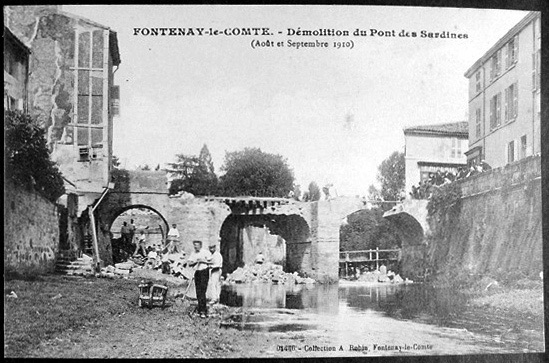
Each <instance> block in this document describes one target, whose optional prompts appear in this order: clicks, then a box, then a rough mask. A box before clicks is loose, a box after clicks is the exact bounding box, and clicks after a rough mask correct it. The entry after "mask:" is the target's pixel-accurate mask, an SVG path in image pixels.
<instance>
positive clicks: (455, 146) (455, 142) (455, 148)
mask: <svg viewBox="0 0 549 363" xmlns="http://www.w3.org/2000/svg"><path fill="white" fill-rule="evenodd" d="M450 157H451V158H453V159H457V158H460V157H461V139H458V138H456V137H454V138H452V151H451V154H450Z"/></svg>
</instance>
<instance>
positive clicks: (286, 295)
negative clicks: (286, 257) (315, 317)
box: [220, 283, 339, 315]
mask: <svg viewBox="0 0 549 363" xmlns="http://www.w3.org/2000/svg"><path fill="white" fill-rule="evenodd" d="M220 302H221V303H222V304H225V305H228V306H239V307H244V308H262V309H269V308H285V309H304V310H307V311H312V312H316V313H320V314H330V315H334V314H337V313H338V306H339V297H338V288H337V285H293V286H288V285H277V284H263V283H258V284H231V285H225V286H223V289H222V290H221V296H220Z"/></svg>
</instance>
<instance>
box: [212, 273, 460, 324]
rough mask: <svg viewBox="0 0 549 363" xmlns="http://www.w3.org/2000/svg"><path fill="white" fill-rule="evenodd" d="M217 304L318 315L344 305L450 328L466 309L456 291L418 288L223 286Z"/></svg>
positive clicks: (332, 311) (385, 286)
mask: <svg viewBox="0 0 549 363" xmlns="http://www.w3.org/2000/svg"><path fill="white" fill-rule="evenodd" d="M220 300H221V303H222V304H225V305H228V306H235V307H243V308H257V309H277V308H278V309H298V310H305V311H307V312H311V313H316V314H320V315H337V314H338V313H339V311H340V305H341V304H343V305H344V306H346V307H348V308H350V309H351V310H354V311H356V312H365V311H368V310H370V311H377V312H381V313H383V314H384V315H386V316H388V317H391V318H396V319H405V320H408V319H414V320H421V321H423V322H428V323H432V324H437V325H448V324H450V323H451V322H452V320H453V319H454V318H455V317H456V316H457V315H458V314H460V313H461V312H462V311H463V310H464V309H465V306H466V298H465V296H463V295H460V294H457V293H456V292H455V291H450V290H445V289H435V288H433V287H430V286H427V285H420V284H413V285H405V284H379V285H343V286H338V285H337V284H333V285H322V284H316V285H294V286H287V285H276V284H263V283H259V284H231V285H225V286H223V289H222V292H221V299H220ZM345 310H347V309H345Z"/></svg>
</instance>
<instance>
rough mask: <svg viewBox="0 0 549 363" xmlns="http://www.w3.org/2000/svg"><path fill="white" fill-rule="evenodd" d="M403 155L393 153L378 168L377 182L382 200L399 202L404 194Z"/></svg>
mask: <svg viewBox="0 0 549 363" xmlns="http://www.w3.org/2000/svg"><path fill="white" fill-rule="evenodd" d="M404 165H405V164H404V153H402V152H398V151H395V152H394V153H392V154H391V156H389V157H388V158H387V159H385V160H383V162H382V163H381V165H379V167H378V175H377V180H378V181H379V182H380V183H381V191H380V192H381V197H382V198H383V200H388V201H393V200H400V198H401V195H402V194H403V193H404V184H405V177H406V175H405V171H404Z"/></svg>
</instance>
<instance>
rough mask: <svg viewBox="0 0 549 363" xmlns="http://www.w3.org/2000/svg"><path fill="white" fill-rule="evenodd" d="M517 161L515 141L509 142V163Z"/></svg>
mask: <svg viewBox="0 0 549 363" xmlns="http://www.w3.org/2000/svg"><path fill="white" fill-rule="evenodd" d="M513 161H515V141H514V140H513V141H511V142H510V143H508V144H507V163H512V162H513Z"/></svg>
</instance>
